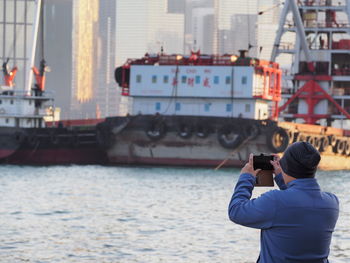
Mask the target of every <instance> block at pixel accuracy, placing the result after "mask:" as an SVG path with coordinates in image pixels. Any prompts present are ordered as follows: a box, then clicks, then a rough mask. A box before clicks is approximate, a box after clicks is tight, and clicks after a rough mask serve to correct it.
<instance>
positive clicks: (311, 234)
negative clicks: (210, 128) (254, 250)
mask: <svg viewBox="0 0 350 263" xmlns="http://www.w3.org/2000/svg"><path fill="white" fill-rule="evenodd" d="M275 181H276V183H277V185H278V186H279V188H280V190H271V191H269V192H266V193H264V194H263V195H261V196H260V197H259V198H256V199H252V200H250V198H251V196H252V191H253V189H254V182H255V177H254V176H253V175H251V174H248V173H246V174H241V176H240V178H239V180H238V182H237V185H236V187H235V191H234V193H233V196H232V199H231V202H230V204H229V208H228V214H229V218H230V219H231V220H232V221H233V222H235V223H237V224H240V225H243V226H247V227H253V228H258V229H261V240H260V257H259V260H258V262H259V263H287V262H288V263H294V262H299V263H301V262H303V263H307V262H309V263H319V262H320V263H321V262H322V263H323V262H328V261H327V258H328V254H329V247H330V243H331V238H332V233H333V231H334V227H335V224H336V222H337V219H338V214H339V201H338V198H337V197H336V196H335V195H333V194H331V193H326V192H321V189H320V186H319V185H318V183H317V181H316V179H314V178H307V179H297V180H294V181H292V182H289V183H288V184H287V185H286V184H285V183H284V181H283V177H282V174H279V175H278V176H276V178H275Z"/></svg>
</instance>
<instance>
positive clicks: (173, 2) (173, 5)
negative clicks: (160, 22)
mask: <svg viewBox="0 0 350 263" xmlns="http://www.w3.org/2000/svg"><path fill="white" fill-rule="evenodd" d="M167 1H168V7H167V8H168V13H171V14H183V13H184V12H185V5H186V0H167Z"/></svg>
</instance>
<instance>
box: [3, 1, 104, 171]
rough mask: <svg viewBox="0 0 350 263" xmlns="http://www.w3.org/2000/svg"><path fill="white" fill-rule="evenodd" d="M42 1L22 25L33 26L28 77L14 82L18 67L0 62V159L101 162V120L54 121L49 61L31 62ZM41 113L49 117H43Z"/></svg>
mask: <svg viewBox="0 0 350 263" xmlns="http://www.w3.org/2000/svg"><path fill="white" fill-rule="evenodd" d="M41 2H42V1H40V0H37V1H35V2H33V3H32V4H33V5H35V9H34V10H35V14H36V16H35V19H34V23H31V22H28V21H25V26H26V25H29V24H31V25H32V28H33V34H32V35H33V39H32V43H31V45H30V48H28V50H30V52H27V53H28V54H31V57H30V58H28V59H25V61H29V62H26V63H27V64H28V66H27V71H28V72H26V74H25V75H26V76H27V80H28V81H27V82H26V85H25V87H20V88H18V87H17V86H16V84H15V76H16V73H17V71H18V68H17V67H13V69H12V70H10V68H9V62H10V59H6V60H5V61H4V62H3V64H2V72H3V75H4V76H3V77H4V85H1V86H0V163H4V164H29V165H39V164H40V165H52V164H90V163H91V164H96V163H105V161H106V160H107V159H106V155H105V152H104V151H103V150H101V149H100V148H99V147H98V141H97V137H96V128H95V127H96V124H97V123H99V122H102V121H103V120H86V121H84V120H80V121H79V120H76V121H69V122H68V121H60V122H56V121H54V118H53V114H54V111H55V108H54V104H53V101H54V100H53V96H52V94H50V93H49V92H47V91H45V73H46V71H47V70H46V69H47V66H46V62H45V60H44V58H43V57H42V58H41V61H40V67H39V69H37V68H36V67H34V61H35V54H36V51H35V49H36V42H37V35H38V27H39V21H40V15H42V5H41ZM4 23H5V22H4ZM10 24H11V23H10ZM4 25H5V26H6V23H5V24H4ZM4 33H5V30H4ZM3 37H6V36H5V35H4V36H3ZM15 59H16V58H15ZM33 77H35V84H33V81H32V80H33ZM45 119H46V120H52V121H48V122H46V121H45Z"/></svg>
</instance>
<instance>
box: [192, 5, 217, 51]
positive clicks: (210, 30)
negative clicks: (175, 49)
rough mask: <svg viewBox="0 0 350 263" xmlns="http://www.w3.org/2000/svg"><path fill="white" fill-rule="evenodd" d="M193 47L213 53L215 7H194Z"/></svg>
mask: <svg viewBox="0 0 350 263" xmlns="http://www.w3.org/2000/svg"><path fill="white" fill-rule="evenodd" d="M191 24H192V29H191V33H192V34H191V36H192V39H193V41H192V43H193V44H192V49H194V50H197V49H199V50H200V51H201V53H202V54H212V53H213V34H214V9H213V8H193V9H192V23H191Z"/></svg>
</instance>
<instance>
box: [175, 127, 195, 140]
mask: <svg viewBox="0 0 350 263" xmlns="http://www.w3.org/2000/svg"><path fill="white" fill-rule="evenodd" d="M177 134H178V135H179V136H180V137H181V138H183V139H188V138H191V136H192V127H191V126H190V125H187V124H183V123H181V124H180V125H178V132H177Z"/></svg>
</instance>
